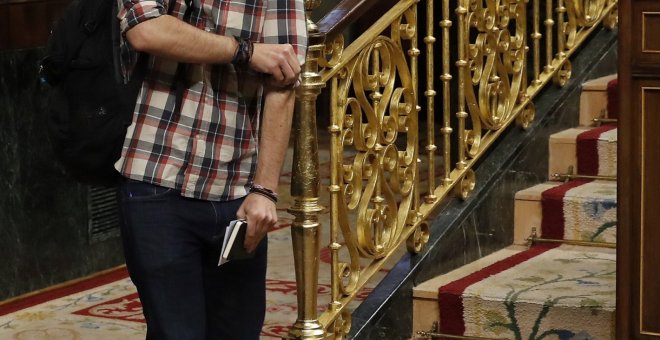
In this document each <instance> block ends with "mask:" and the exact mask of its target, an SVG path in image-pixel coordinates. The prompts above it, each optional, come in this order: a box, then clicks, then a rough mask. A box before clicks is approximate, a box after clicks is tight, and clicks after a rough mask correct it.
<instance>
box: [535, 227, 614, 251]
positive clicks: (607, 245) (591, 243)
mask: <svg viewBox="0 0 660 340" xmlns="http://www.w3.org/2000/svg"><path fill="white" fill-rule="evenodd" d="M536 235H538V234H537V233H536V227H532V234H531V235H529V237H528V238H527V243H528V245H530V246H531V245H532V244H534V242H547V243H564V244H571V245H576V246H589V247H604V248H616V243H609V242H595V241H579V240H556V239H549V238H540V237H538V236H536Z"/></svg>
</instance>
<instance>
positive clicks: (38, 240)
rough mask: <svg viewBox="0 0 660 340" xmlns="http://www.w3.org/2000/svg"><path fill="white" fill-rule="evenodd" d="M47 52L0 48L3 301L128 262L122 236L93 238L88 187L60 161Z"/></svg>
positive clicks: (0, 284)
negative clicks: (43, 75) (50, 125)
mask: <svg viewBox="0 0 660 340" xmlns="http://www.w3.org/2000/svg"><path fill="white" fill-rule="evenodd" d="M42 55H43V50H42V49H29V50H21V51H2V52H0V250H2V252H3V253H4V254H5V255H4V258H3V260H2V261H0V301H2V300H4V299H7V298H10V297H14V296H17V295H20V294H23V293H27V292H31V291H34V290H37V289H41V288H45V287H48V286H51V285H53V284H56V283H61V282H64V281H67V280H71V279H75V278H79V277H82V276H86V275H89V274H91V273H95V272H97V271H99V270H102V269H107V268H110V267H113V266H117V265H119V264H121V263H123V261H124V259H123V253H122V248H121V243H120V242H119V239H118V238H114V239H109V240H106V241H103V242H98V243H95V244H91V245H90V242H88V237H89V236H88V225H87V223H88V221H87V191H86V190H87V188H86V187H84V186H82V185H79V184H77V183H76V182H74V181H72V180H70V179H68V178H67V177H66V176H64V174H63V170H62V169H61V168H60V167H59V166H58V165H57V163H56V162H55V160H54V156H53V153H52V150H51V145H50V143H49V141H48V137H47V134H46V115H45V110H46V94H47V92H46V91H47V89H46V88H44V87H42V86H41V84H40V83H39V81H38V77H37V70H38V64H39V60H40V58H42Z"/></svg>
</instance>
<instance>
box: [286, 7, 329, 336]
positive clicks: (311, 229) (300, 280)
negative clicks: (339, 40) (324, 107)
mask: <svg viewBox="0 0 660 340" xmlns="http://www.w3.org/2000/svg"><path fill="white" fill-rule="evenodd" d="M319 5H320V0H305V9H306V11H307V18H308V19H307V30H308V34H309V39H310V40H309V47H308V49H307V60H306V63H305V66H304V67H303V70H302V85H301V86H300V87H299V88H298V90H297V100H298V103H297V104H298V105H297V108H296V112H295V114H294V120H293V131H292V132H293V136H294V149H293V150H294V154H293V169H292V170H293V174H292V180H291V196H292V197H293V199H294V201H293V205H292V206H291V207H290V208H289V212H290V213H291V214H293V215H294V216H295V218H294V221H293V224H292V225H291V236H292V242H293V257H294V262H295V269H296V283H297V293H298V318H297V320H296V322H295V323H294V324H293V326H292V327H291V330H290V331H289V335H288V337H289V338H292V339H323V337H324V336H325V331H324V327H323V325H322V324H321V323H320V322H319V320H318V312H317V293H316V292H317V287H318V276H319V275H318V272H319V245H320V224H319V218H318V214H319V213H320V212H321V211H322V210H323V207H322V206H320V205H319V161H318V140H317V135H316V98H317V97H318V95H319V94H320V93H321V89H322V88H323V87H324V86H325V84H324V83H323V82H322V81H321V76H320V75H319V66H318V59H319V58H320V57H322V56H323V50H324V37H323V36H322V35H320V34H319V32H318V27H317V26H316V24H314V23H313V22H312V21H311V20H310V19H309V17H310V15H309V14H310V12H311V11H312V10H313V9H314V8H316V7H318V6H319Z"/></svg>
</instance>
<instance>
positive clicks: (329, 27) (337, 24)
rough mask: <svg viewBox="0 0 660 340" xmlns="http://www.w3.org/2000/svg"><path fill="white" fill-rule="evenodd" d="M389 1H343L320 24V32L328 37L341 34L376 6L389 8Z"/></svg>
mask: <svg viewBox="0 0 660 340" xmlns="http://www.w3.org/2000/svg"><path fill="white" fill-rule="evenodd" d="M390 2H395V1H393V0H392V1H388V0H342V1H341V2H339V3H338V4H337V5H336V6H335V7H334V8H333V9H332V10H330V12H328V13H327V14H326V15H325V16H323V18H322V19H321V20H319V22H318V23H317V25H318V27H319V32H320V33H321V34H323V35H325V36H326V37H334V36H335V35H338V34H341V33H342V32H343V31H344V30H345V29H346V28H347V27H348V26H349V25H351V24H353V23H355V22H356V21H357V20H358V19H360V18H361V17H362V16H363V15H364V14H365V13H367V11H369V10H370V9H372V8H373V7H374V6H375V5H376V4H378V5H380V6H386V7H387V6H388V5H389V4H390Z"/></svg>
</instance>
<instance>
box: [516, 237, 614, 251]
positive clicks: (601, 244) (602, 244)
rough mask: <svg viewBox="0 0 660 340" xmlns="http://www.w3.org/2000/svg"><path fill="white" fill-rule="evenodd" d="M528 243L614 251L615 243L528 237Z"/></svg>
mask: <svg viewBox="0 0 660 340" xmlns="http://www.w3.org/2000/svg"><path fill="white" fill-rule="evenodd" d="M527 240H528V241H529V242H531V243H534V242H544V243H564V244H571V245H576V246H589V247H604V248H614V249H616V243H609V242H594V241H578V240H555V239H549V238H540V237H530V238H528V239H527Z"/></svg>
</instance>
